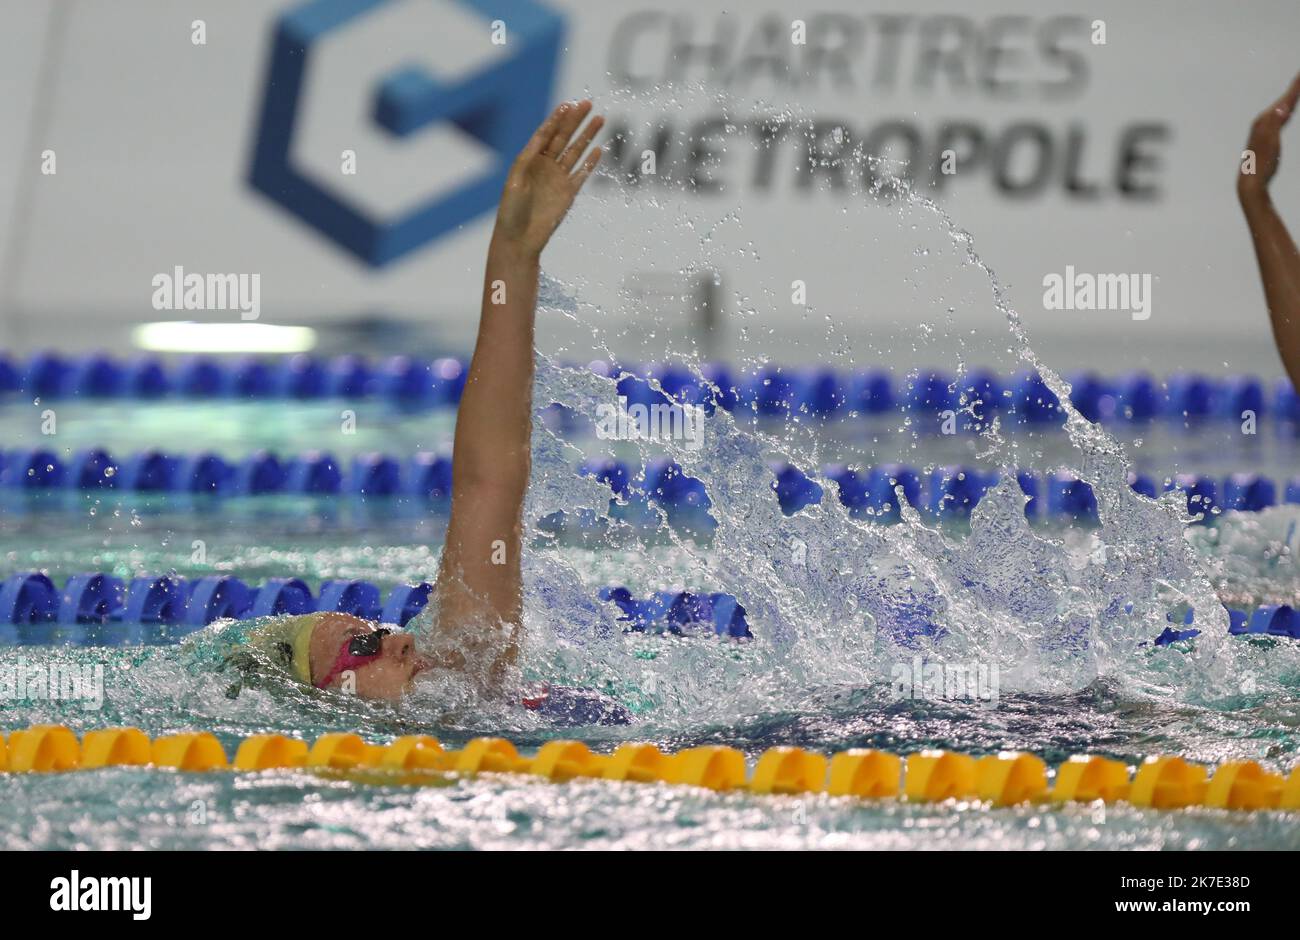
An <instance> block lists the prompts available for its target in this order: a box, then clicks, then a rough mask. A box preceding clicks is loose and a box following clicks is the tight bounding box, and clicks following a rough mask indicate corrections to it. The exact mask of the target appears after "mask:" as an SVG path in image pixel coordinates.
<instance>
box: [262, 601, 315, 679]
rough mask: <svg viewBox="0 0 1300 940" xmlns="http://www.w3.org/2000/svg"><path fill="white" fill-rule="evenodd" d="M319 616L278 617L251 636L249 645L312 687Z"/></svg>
mask: <svg viewBox="0 0 1300 940" xmlns="http://www.w3.org/2000/svg"><path fill="white" fill-rule="evenodd" d="M318 623H320V615H319V614H300V615H298V616H296V617H275V618H273V619H271V620H268V621H267V622H266V623H264V624H261V625H260V626H258V627H257V628H256V629H254V630H253V631H252V632H251V633H250V634H249V635H248V645H249V646H251V647H254V648H255V649H257V650H259V651H260V652H261V653H263V654H264V655H265V657H266V658H267V659H269V660H270V661H271V662H274V663H279V664H281V665H282V666H284V668H285V669H287V670H288V671H289V672H290V673H292V674H293V677H294V678H295V679H297V680H298V681H299V682H301V683H303V684H304V685H311V635H312V631H313V630H315V629H316V625H317V624H318Z"/></svg>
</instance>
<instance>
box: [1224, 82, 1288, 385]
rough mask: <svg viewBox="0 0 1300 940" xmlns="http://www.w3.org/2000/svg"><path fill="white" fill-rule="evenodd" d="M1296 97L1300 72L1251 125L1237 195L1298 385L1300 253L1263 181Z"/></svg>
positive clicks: (1280, 345) (1273, 166)
mask: <svg viewBox="0 0 1300 940" xmlns="http://www.w3.org/2000/svg"><path fill="white" fill-rule="evenodd" d="M1297 102H1300V75H1297V76H1296V78H1295V80H1294V81H1293V82H1292V83H1291V87H1290V88H1289V89H1287V91H1286V93H1285V94H1284V95H1282V97H1281V98H1279V99H1278V100H1277V101H1275V102H1274V103H1273V104H1272V105H1271V106H1270V107H1269V108H1268V109H1267V110H1265V111H1264V113H1262V114H1261V115H1260V116H1259V117H1257V118H1255V123H1254V124H1252V125H1251V128H1250V140H1249V142H1248V143H1247V144H1246V147H1247V149H1248V150H1250V151H1251V152H1253V153H1254V155H1255V161H1254V169H1255V172H1254V173H1247V172H1241V173H1239V174H1238V175H1237V196H1238V198H1239V199H1240V200H1241V208H1242V209H1243V211H1245V213H1246V223H1247V224H1248V225H1249V226H1250V237H1251V239H1252V241H1254V243H1255V257H1256V258H1257V259H1258V260H1259V274H1260V277H1261V279H1262V280H1263V282H1264V299H1265V300H1266V301H1267V303H1268V315H1269V319H1270V320H1271V321H1272V323H1273V338H1274V340H1275V341H1276V342H1277V349H1278V353H1279V354H1280V355H1281V356H1282V363H1283V365H1285V366H1286V371H1287V375H1289V376H1290V377H1291V384H1292V385H1294V386H1295V387H1296V388H1297V389H1300V254H1298V253H1297V251H1296V245H1295V242H1294V241H1293V240H1292V238H1291V233H1290V232H1288V231H1287V228H1286V224H1285V223H1284V222H1283V221H1282V217H1281V216H1280V215H1278V213H1277V209H1275V208H1274V207H1273V200H1272V199H1271V198H1270V197H1269V193H1268V184H1269V182H1270V181H1271V180H1272V179H1273V174H1274V173H1276V172H1277V165H1278V158H1279V156H1280V155H1281V152H1282V128H1283V127H1284V126H1285V125H1286V122H1287V121H1288V120H1290V118H1291V115H1292V113H1293V112H1294V111H1295V109H1296V104H1297Z"/></svg>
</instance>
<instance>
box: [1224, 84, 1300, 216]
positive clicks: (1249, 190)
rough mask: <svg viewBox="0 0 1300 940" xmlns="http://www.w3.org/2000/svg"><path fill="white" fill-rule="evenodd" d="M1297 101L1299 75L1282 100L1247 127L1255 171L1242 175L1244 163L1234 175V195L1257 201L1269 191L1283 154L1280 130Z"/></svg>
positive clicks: (1247, 146) (1248, 144)
mask: <svg viewBox="0 0 1300 940" xmlns="http://www.w3.org/2000/svg"><path fill="white" fill-rule="evenodd" d="M1297 102H1300V75H1297V76H1296V77H1295V80H1294V81H1292V82H1291V87H1290V88H1288V89H1287V90H1286V93H1285V94H1283V95H1282V97H1281V98H1279V99H1277V101H1275V102H1273V104H1271V105H1270V106H1269V107H1268V108H1267V109H1265V110H1264V112H1263V113H1262V114H1260V116H1259V117H1257V118H1255V123H1254V124H1252V125H1251V126H1250V139H1249V140H1248V141H1247V142H1246V149H1247V150H1249V151H1251V152H1252V153H1254V155H1255V166H1254V169H1255V172H1254V173H1247V172H1244V166H1245V161H1244V160H1243V164H1242V167H1241V169H1240V171H1239V172H1238V174H1237V195H1238V196H1240V197H1241V199H1242V200H1248V199H1251V198H1257V197H1260V196H1263V195H1265V194H1266V193H1267V192H1268V184H1269V183H1270V182H1271V181H1272V179H1273V174H1275V173H1276V172H1277V164H1278V158H1279V157H1280V156H1281V153H1282V128H1283V127H1285V126H1286V122H1287V121H1289V120H1290V119H1291V115H1292V113H1294V111H1295V109H1296V104H1297Z"/></svg>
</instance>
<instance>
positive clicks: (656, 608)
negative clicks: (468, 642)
mask: <svg viewBox="0 0 1300 940" xmlns="http://www.w3.org/2000/svg"><path fill="white" fill-rule="evenodd" d="M431 591H432V586H431V585H429V584H428V583H425V582H422V583H420V584H404V585H398V586H397V587H394V588H393V589H392V590H390V591H389V592H388V596H387V598H384V597H383V592H382V591H381V590H380V589H379V588H378V587H377V586H375V585H374V584H371V583H370V582H368V581H363V580H331V581H324V582H322V584H321V586H320V590H319V592H318V593H316V594H313V593H312V590H311V588H310V587H309V586H308V585H307V584H306V582H304V581H302V580H300V579H298V578H270V579H268V580H266V581H265V582H263V583H262V584H261V585H259V586H257V587H251V586H249V585H248V584H247V583H246V582H245V581H244V580H242V579H240V578H238V577H236V576H234V575H229V574H221V575H209V576H207V577H202V578H184V577H180V576H177V575H159V576H154V575H140V576H137V577H133V578H130V579H123V578H119V577H116V576H115V575H112V574H107V573H97V572H91V573H86V574H76V575H72V576H70V577H69V578H68V579H67V580H66V582H65V583H64V585H63V587H62V588H59V587H58V586H57V585H55V583H54V582H53V581H52V580H51V579H50V578H49V576H48V575H46V574H43V573H42V572H39V571H28V572H22V573H19V574H15V575H12V576H10V577H9V578H7V579H5V581H4V582H3V583H2V584H0V644H7V645H19V646H49V645H81V646H98V645H114V644H139V643H166V642H175V641H178V640H180V639H181V638H183V637H184V636H186V635H188V634H190V633H193V632H194V631H196V630H200V629H202V628H203V627H204V626H206V625H208V624H210V623H213V622H214V621H217V620H222V619H230V618H233V619H236V620H242V619H248V618H252V617H263V616H273V615H279V614H289V615H293V614H304V613H311V612H313V611H340V612H343V613H348V614H352V615H354V616H357V617H361V618H363V619H365V620H372V621H379V622H382V623H394V624H398V625H400V626H405V625H406V624H407V623H408V622H409V621H410V620H411V618H412V617H414V616H415V615H416V614H418V613H419V612H420V611H421V610H423V609H424V607H425V606H426V605H427V604H428V601H429V595H430V592H431ZM599 597H600V599H601V600H602V601H604V602H606V603H608V604H611V605H613V606H614V607H615V608H616V609H617V611H618V616H617V617H616V620H617V621H618V622H619V623H621V624H623V628H624V631H625V632H629V633H631V632H649V633H669V634H674V635H679V636H692V635H699V634H701V633H703V634H711V635H714V636H719V637H726V638H729V639H749V638H752V637H753V634H752V633H751V632H750V628H749V623H748V620H747V614H746V610H745V607H744V605H743V604H742V603H741V602H740V600H739V599H738V598H737V597H736V596H735V595H732V594H726V593H723V592H713V593H700V592H693V591H659V592H655V593H653V594H650V595H648V596H646V597H644V598H640V599H638V598H636V597H635V596H633V594H632V592H631V591H630V590H628V589H627V588H626V587H621V586H611V587H606V588H603V589H601V591H600V592H599ZM1228 615H1229V628H1228V632H1229V633H1230V634H1232V635H1234V636H1237V635H1248V634H1250V635H1259V636H1272V637H1289V638H1293V639H1300V615H1297V613H1296V611H1295V610H1294V609H1293V608H1291V607H1290V606H1288V605H1275V606H1265V607H1259V608H1256V609H1255V610H1253V611H1249V612H1247V611H1242V610H1236V609H1228ZM1170 619H1171V620H1173V617H1172V615H1171V617H1170ZM1193 622H1194V618H1193V612H1192V611H1188V612H1187V614H1186V615H1185V616H1184V617H1183V619H1182V622H1181V624H1178V625H1177V627H1175V626H1170V627H1168V628H1166V629H1165V630H1164V632H1163V633H1161V634H1160V636H1159V637H1157V638H1155V640H1154V643H1155V645H1156V646H1166V645H1168V644H1170V643H1175V642H1178V641H1181V640H1190V639H1192V638H1194V637H1196V636H1198V635H1199V634H1200V631H1199V630H1198V629H1196V628H1194V627H1192V624H1193ZM1182 628H1189V629H1182ZM923 632H933V631H932V630H931V631H923Z"/></svg>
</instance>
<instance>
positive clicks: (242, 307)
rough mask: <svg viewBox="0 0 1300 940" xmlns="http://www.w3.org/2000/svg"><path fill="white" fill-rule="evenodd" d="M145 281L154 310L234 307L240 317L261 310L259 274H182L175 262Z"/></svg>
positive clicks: (249, 317)
mask: <svg viewBox="0 0 1300 940" xmlns="http://www.w3.org/2000/svg"><path fill="white" fill-rule="evenodd" d="M149 283H150V284H151V285H152V286H153V289H154V290H153V308H154V309H155V310H238V311H239V318H240V319H241V320H256V319H257V318H258V317H259V316H261V313H262V275H260V274H196V273H193V272H191V273H189V274H186V273H185V269H184V268H183V267H181V266H180V265H179V264H178V265H176V267H175V268H173V269H172V271H171V273H166V272H164V273H160V274H155V275H154V276H153V280H151V281H150V282H149Z"/></svg>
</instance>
